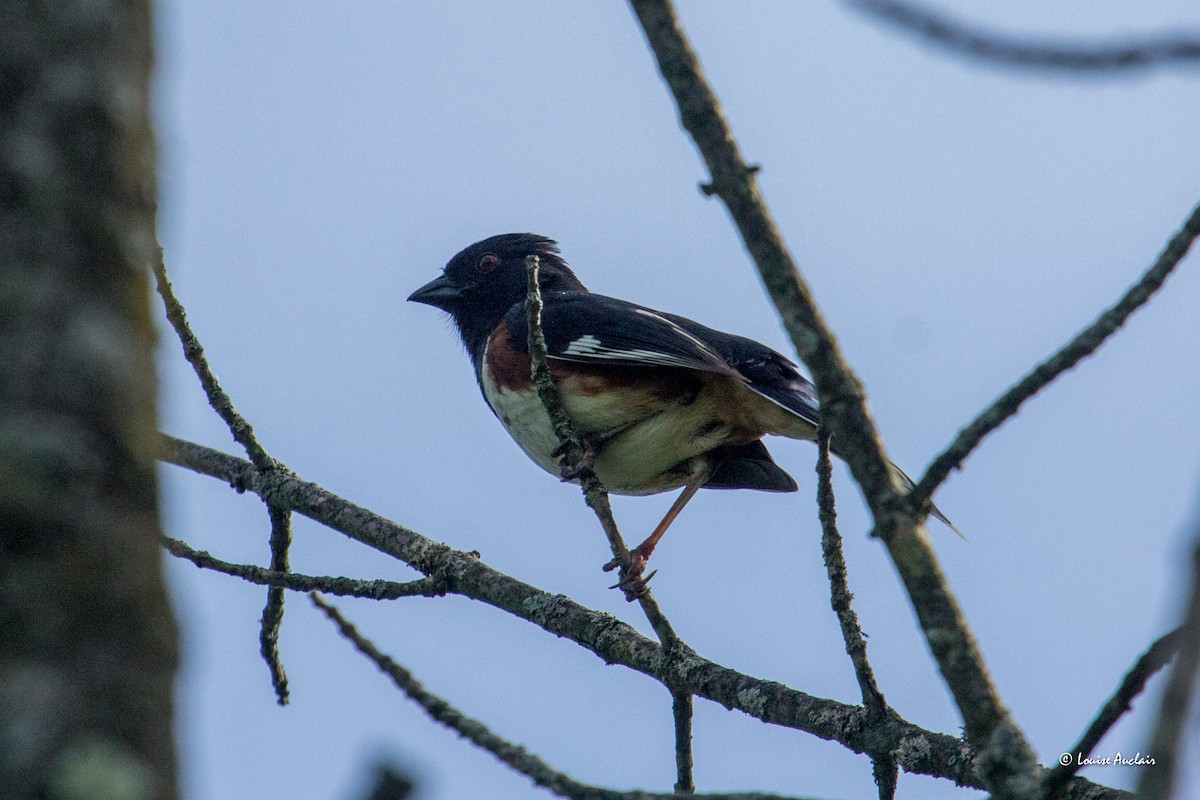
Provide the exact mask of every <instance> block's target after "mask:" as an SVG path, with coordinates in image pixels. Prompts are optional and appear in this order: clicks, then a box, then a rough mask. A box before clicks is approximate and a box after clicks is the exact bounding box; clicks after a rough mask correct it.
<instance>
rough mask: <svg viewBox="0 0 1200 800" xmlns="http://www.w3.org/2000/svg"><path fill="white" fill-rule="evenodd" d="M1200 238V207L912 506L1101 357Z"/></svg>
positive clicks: (957, 442) (1015, 390)
mask: <svg viewBox="0 0 1200 800" xmlns="http://www.w3.org/2000/svg"><path fill="white" fill-rule="evenodd" d="M1197 236H1200V206H1196V208H1194V209H1192V213H1191V215H1190V216H1189V217H1188V218H1187V220H1186V221H1185V222H1184V223H1183V227H1182V228H1180V229H1179V231H1178V232H1177V233H1176V234H1175V235H1174V236H1172V237H1171V241H1169V242H1168V243H1167V246H1166V248H1165V249H1164V250H1163V251H1162V254H1161V255H1159V257H1158V260H1157V261H1155V262H1154V264H1153V265H1152V266H1151V267H1150V268H1149V269H1148V270H1146V272H1145V273H1144V274H1143V275H1142V277H1141V278H1140V279H1138V281H1137V283H1135V284H1134V285H1133V286H1131V287H1130V288H1129V290H1128V291H1127V292H1125V295H1124V296H1123V297H1122V298H1121V299H1120V300H1118V301H1117V303H1116V304H1115V305H1113V306H1112V307H1111V308H1109V309H1108V310H1107V311H1105V312H1104V313H1103V314H1101V315H1100V316H1099V317H1098V318H1097V319H1096V321H1095V322H1093V323H1092V324H1091V325H1089V326H1088V327H1086V328H1084V329H1083V330H1082V331H1080V332H1079V334H1077V335H1076V336H1075V338H1074V339H1072V340H1071V341H1070V342H1068V343H1067V344H1066V345H1065V346H1064V347H1063V348H1062V349H1061V350H1059V351H1058V352H1057V353H1055V354H1054V355H1052V356H1051V357H1050V358H1048V359H1046V360H1045V361H1043V362H1042V363H1041V364H1038V365H1037V366H1036V367H1034V368H1033V371H1031V372H1030V373H1029V374H1028V375H1026V376H1025V377H1024V378H1022V379H1021V380H1020V381H1018V382H1017V384H1016V385H1015V386H1013V387H1012V388H1011V389H1009V390H1008V391H1007V392H1005V393H1004V394H1003V395H1002V396H1001V397H1000V398H999V399H997V400H996V401H995V402H994V403H992V404H991V405H990V406H988V408H987V409H986V410H985V411H984V412H983V413H982V414H980V415H979V416H978V417H976V419H975V420H974V421H973V422H972V423H971V424H970V425H968V426H967V427H965V428H963V429H962V430H961V431H959V433H958V436H957V437H955V439H954V441H953V442H952V443H951V445H950V446H949V447H947V448H946V450H945V451H944V452H943V453H942V454H941V455H939V456H938V457H937V458H935V459H934V460H933V463H931V464H930V465H929V468H928V469H927V470H925V475H924V476H922V478H921V480H920V481H918V482H917V486H916V488H914V489H913V490H912V492H911V493H910V494H909V502H911V503H913V504H915V505H921V504H924V503H925V502H926V501H927V500H928V499H929V498H930V497H932V496H933V493H934V492H935V491H936V490H937V487H938V486H940V485H941V483H942V481H944V480H945V479H946V477H947V476H948V475H949V474H950V472H951V471H952V470H955V469H957V468H959V467H960V466H961V464H962V462H963V459H965V458H966V457H967V456H968V455H969V454H970V453H971V451H972V450H974V449H975V448H976V447H977V446H978V445H979V443H980V442H981V441H983V438H984V437H985V436H987V435H988V434H989V433H991V432H992V431H994V430H996V428H999V427H1000V426H1001V425H1002V424H1003V423H1004V422H1005V421H1006V420H1008V418H1009V417H1011V416H1013V415H1014V414H1016V413H1017V410H1018V409H1019V408H1020V407H1021V405H1022V404H1023V403H1024V402H1025V401H1026V400H1028V399H1029V398H1031V397H1033V396H1034V395H1035V394H1037V393H1038V392H1040V391H1041V390H1042V389H1044V388H1046V386H1048V385H1049V384H1050V383H1051V381H1053V380H1054V379H1056V378H1057V377H1058V376H1059V375H1061V374H1063V373H1064V372H1066V371H1067V370H1069V369H1071V367H1073V366H1075V365H1076V364H1078V363H1079V362H1080V361H1082V360H1083V359H1085V358H1087V357H1088V356H1090V355H1091V354H1092V353H1094V352H1096V350H1097V349H1099V347H1100V345H1102V344H1104V341H1105V340H1106V339H1108V337H1110V336H1112V335H1113V334H1114V333H1116V332H1117V331H1118V330H1119V329H1120V328H1121V326H1122V325H1124V324H1125V320H1127V319H1129V316H1130V315H1131V314H1133V312H1134V311H1137V310H1138V309H1139V308H1140V307H1141V306H1143V305H1144V304H1145V303H1146V301H1148V300H1149V299H1150V298H1151V297H1153V296H1154V293H1155V292H1157V291H1158V290H1159V289H1160V288H1161V287H1162V285H1163V283H1164V282H1166V280H1167V277H1168V276H1170V274H1171V272H1172V271H1173V270H1174V269H1175V267H1177V266H1178V265H1179V262H1180V261H1182V260H1183V257H1184V256H1185V255H1187V252H1188V250H1189V249H1190V248H1191V246H1192V243H1193V242H1194V241H1195V240H1196V237H1197Z"/></svg>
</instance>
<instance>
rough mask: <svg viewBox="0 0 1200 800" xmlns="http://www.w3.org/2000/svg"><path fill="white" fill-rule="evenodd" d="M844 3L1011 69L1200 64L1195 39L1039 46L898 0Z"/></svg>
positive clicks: (1110, 68)
mask: <svg viewBox="0 0 1200 800" xmlns="http://www.w3.org/2000/svg"><path fill="white" fill-rule="evenodd" d="M846 3H847V5H849V6H850V7H851V8H856V9H858V10H860V11H863V12H866V13H868V14H871V15H872V16H874V17H877V18H878V19H881V20H884V21H885V22H888V23H890V24H892V25H894V26H896V27H897V28H899V29H901V30H903V31H906V32H908V33H912V34H914V35H916V36H919V37H920V38H922V39H924V40H925V41H927V42H932V43H933V44H936V45H939V46H941V47H944V48H946V49H948V50H951V51H953V52H955V53H958V54H960V55H964V56H968V57H971V58H978V59H982V60H984V61H991V62H995V63H998V64H1004V65H1007V66H1016V67H1033V68H1038V69H1062V70H1071V71H1075V72H1080V71H1090V72H1095V71H1104V72H1112V71H1115V70H1122V69H1128V68H1130V67H1148V66H1155V65H1159V64H1170V63H1184V64H1196V63H1200V40H1197V39H1195V38H1185V37H1180V36H1157V37H1153V38H1150V37H1139V38H1141V41H1137V40H1133V39H1129V40H1126V41H1121V42H1111V43H1109V42H1094V43H1084V42H1053V41H1035V40H1032V39H1029V38H1017V37H1015V36H1012V35H1010V34H1003V33H998V32H995V31H987V30H983V29H981V28H977V27H973V26H971V25H970V24H968V23H965V22H963V21H961V20H957V19H953V18H952V17H950V16H948V15H946V14H943V13H941V12H934V11H930V10H928V9H926V8H922V7H920V6H916V5H912V4H910V3H901V2H896V0H846Z"/></svg>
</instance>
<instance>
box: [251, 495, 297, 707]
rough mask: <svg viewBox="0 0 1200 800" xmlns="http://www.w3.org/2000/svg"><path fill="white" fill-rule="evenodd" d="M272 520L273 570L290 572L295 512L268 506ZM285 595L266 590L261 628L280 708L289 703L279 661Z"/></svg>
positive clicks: (262, 650) (279, 590) (263, 649)
mask: <svg viewBox="0 0 1200 800" xmlns="http://www.w3.org/2000/svg"><path fill="white" fill-rule="evenodd" d="M267 514H268V515H269V516H270V518H271V571H272V572H287V571H288V568H289V566H290V565H289V563H288V561H289V559H288V548H290V547H291V544H292V512H291V511H289V510H287V509H286V508H280V507H279V506H274V505H271V504H270V503H268V504H267ZM283 595H284V591H283V589H282V588H280V587H278V586H272V587H271V588H270V589H268V590H267V604H266V605H265V606H264V607H263V612H262V624H261V625H260V626H259V629H258V650H259V653H260V654H261V655H262V657H263V661H265V662H266V663H267V670H268V671H269V672H270V673H271V685H272V686H273V687H274V688H275V701H276V702H277V703H279V705H281V706H286V705H287V703H288V679H287V672H285V671H284V669H283V662H282V661H280V659H279V629H280V627H281V626H282V625H283Z"/></svg>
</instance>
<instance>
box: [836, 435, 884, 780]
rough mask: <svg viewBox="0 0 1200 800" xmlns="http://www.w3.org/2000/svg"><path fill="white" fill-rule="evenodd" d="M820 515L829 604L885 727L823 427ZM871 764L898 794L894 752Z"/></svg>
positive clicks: (873, 717) (865, 695)
mask: <svg viewBox="0 0 1200 800" xmlns="http://www.w3.org/2000/svg"><path fill="white" fill-rule="evenodd" d="M817 514H818V516H819V517H820V520H821V555H822V556H823V557H824V559H825V571H826V573H828V575H829V604H830V606H832V607H833V612H834V613H835V614H837V618H838V624H839V626H840V627H841V629H842V641H843V642H844V643H845V646H846V654H847V655H849V656H850V661H851V662H852V663H853V664H854V676H855V678H857V679H858V688H859V691H860V692H861V693H862V701H863V708H865V709H866V711H867V719H868V721H869V722H868V724H870V725H872V727H875V726H878V727H880V728H883V727H885V726H883V725H881V724H880V723H883V722H886V721H887V719H888V718H889V717H890V716H892V713H893V712H892V709H891V707H890V706H889V705H888V703H887V700H886V699H884V696H883V692H881V691H880V690H879V685H878V684H877V683H876V682H875V672H874V671H873V670H872V669H871V663H870V661H868V660H867V640H866V636H864V635H863V632H862V628H861V627H859V624H858V614H856V613H855V611H854V606H853V605H851V601H852V600H853V598H854V595H853V594H851V592H850V586H849V584H848V583H847V581H846V558H845V556H844V555H843V553H842V535H841V533H840V532H839V531H838V528H837V510H836V508H835V505H834V497H833V465H832V464H831V463H830V459H829V432H828V431H827V430H825V429H824V428H823V427H822V428H820V429H819V430H818V432H817ZM871 766H872V772H873V774H874V777H875V785H876V786H877V787H878V789H879V800H892V798H894V797H895V796H896V782H897V780H898V778H899V770H898V769H897V767H896V759H895V758H894V757H892V756H891V755H888V756H887V757H882V758H880V757H872V759H871Z"/></svg>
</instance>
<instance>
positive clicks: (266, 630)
mask: <svg viewBox="0 0 1200 800" xmlns="http://www.w3.org/2000/svg"><path fill="white" fill-rule="evenodd" d="M152 266H153V269H154V282H155V286H156V287H157V288H158V294H159V295H160V296H161V297H162V301H163V306H164V308H165V309H166V314H167V319H168V320H169V321H170V322H171V327H172V328H174V329H175V335H176V336H177V337H178V338H179V342H180V344H181V345H183V356H184V358H186V359H187V361H188V363H189V364H191V365H192V370H193V371H194V372H195V373H196V377H197V378H199V379H200V386H201V387H202V388H203V389H204V394H205V396H206V397H207V398H208V404H209V405H210V406H212V409H213V410H214V411H216V412H217V416H219V417H220V418H221V419H222V420H224V421H225V425H226V427H228V428H229V432H230V433H231V434H232V435H233V438H234V440H235V441H236V442H237V443H238V444H240V445H241V446H242V447H243V448H244V449H245V451H246V454H247V455H249V456H250V461H251V462H252V463H253V464H254V465H255V466H256V467H258V469H259V470H260V471H262V472H264V473H272V472H280V471H282V466H281V465H280V464H279V462H278V461H276V460H275V459H274V458H272V457H271V455H270V454H269V453H267V451H266V449H265V448H264V447H263V446H262V444H260V443H259V441H258V437H256V436H255V435H254V428H252V427H251V426H250V423H249V422H247V421H246V419H245V418H244V417H243V416H242V415H241V414H239V413H238V412H237V409H235V408H234V407H233V400H232V399H230V397H229V395H228V394H227V393H226V392H225V390H224V389H222V388H221V384H220V382H219V381H218V380H217V376H216V375H215V374H214V373H213V371H212V367H210V366H209V364H208V358H207V357H206V356H205V355H204V347H203V346H201V344H200V340H199V338H197V336H196V334H195V333H194V332H193V331H192V328H191V325H190V324H189V323H188V319H187V312H186V311H185V310H184V307H183V303H181V302H179V298H178V297H176V296H175V288H174V287H173V286H172V285H171V281H170V279H169V278H168V277H167V263H166V259H165V258H164V257H163V251H162V248H161V247H160V248H158V258H157V259H156V260H155V261H154V262H153V264H152ZM267 516H268V517H269V518H270V520H271V538H270V540H269V541H270V547H271V569H273V570H275V571H277V572H285V571H287V569H288V550H289V548H290V547H291V544H292V521H291V513H290V512H289V511H287V510H286V509H283V508H277V507H275V506H272V505H271V504H270V503H269V502H268V503H267ZM260 622H261V624H260V626H259V634H258V641H259V652H260V653H261V654H262V657H263V661H264V662H266V665H267V671H268V672H269V673H270V675H271V685H272V687H273V688H274V689H275V698H276V701H277V702H278V703H279V705H281V706H283V705H287V702H288V684H287V673H286V672H285V671H284V669H283V662H282V661H281V660H280V658H279V629H280V627H281V626H282V624H283V590H282V589H279V588H270V589H268V590H267V602H266V605H265V606H264V607H263V613H262V619H261V621H260Z"/></svg>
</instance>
